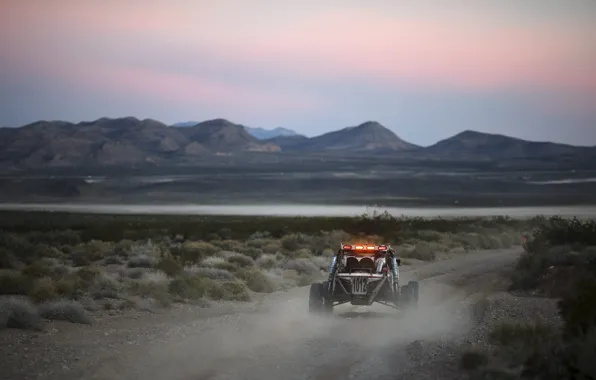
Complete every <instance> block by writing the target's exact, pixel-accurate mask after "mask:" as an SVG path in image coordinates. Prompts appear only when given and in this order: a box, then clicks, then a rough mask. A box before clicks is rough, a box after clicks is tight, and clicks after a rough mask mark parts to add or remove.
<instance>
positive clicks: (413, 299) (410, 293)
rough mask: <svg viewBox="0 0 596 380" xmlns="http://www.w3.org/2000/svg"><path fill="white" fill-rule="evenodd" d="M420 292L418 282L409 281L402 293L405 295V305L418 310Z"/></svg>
mask: <svg viewBox="0 0 596 380" xmlns="http://www.w3.org/2000/svg"><path fill="white" fill-rule="evenodd" d="M419 292H420V285H419V283H418V281H409V282H408V284H407V285H406V286H404V287H403V290H402V293H403V295H404V301H405V302H404V303H405V305H404V306H406V307H407V308H409V309H416V308H417V307H418V298H419Z"/></svg>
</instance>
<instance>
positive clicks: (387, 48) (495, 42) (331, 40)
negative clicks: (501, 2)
mask: <svg viewBox="0 0 596 380" xmlns="http://www.w3.org/2000/svg"><path fill="white" fill-rule="evenodd" d="M595 32H596V31H595ZM586 43H588V44H591V45H592V46H594V44H595V42H593V41H592V40H587V39H585V38H580V37H578V35H577V33H570V32H569V31H567V30H565V29H561V30H557V29H554V28H552V27H550V28H538V27H536V26H534V27H531V28H525V27H519V26H518V27H514V26H512V27H509V28H504V27H501V28H499V27H496V26H494V25H485V24H483V23H481V22H468V23H464V22H460V23H459V24H456V23H454V22H453V21H450V22H447V21H440V20H430V21H425V20H420V19H399V18H397V19H396V18H393V17H389V16H382V15H378V14H368V15H367V14H366V13H364V12H358V13H351V12H332V13H329V14H326V15H324V16H321V17H319V18H316V19H313V20H310V21H308V22H305V23H302V24H301V25H298V26H295V27H293V28H290V29H287V30H285V31H278V32H277V33H275V34H272V35H271V36H270V37H269V38H263V39H261V40H260V41H251V43H242V41H238V42H237V43H234V44H229V45H225V46H223V47H222V48H221V49H220V54H224V55H227V56H228V58H229V59H243V61H249V62H253V63H254V64H264V63H266V62H268V63H274V62H276V63H278V64H283V66H284V67H285V68H291V69H294V70H297V71H304V72H307V73H308V74H310V75H319V76H322V77H326V76H336V77H352V78H354V77H356V78H358V77H366V78H372V79H376V80H378V81H382V82H385V83H387V82H389V83H395V84H399V83H403V81H406V82H408V81H409V82H414V83H416V82H418V83H423V84H428V85H430V86H434V85H438V86H441V85H447V86H456V87H464V88H466V87H469V88H474V89H475V88H479V87H480V88H492V87H508V86H515V87H520V86H528V87H536V88H540V89H553V90H555V91H560V90H562V91H575V90H581V91H582V92H583V91H585V90H586V89H587V90H588V91H590V92H592V91H596V87H595V86H594V83H593V78H594V77H596V66H593V65H584V67H583V68H582V69H583V72H582V71H577V67H572V64H571V63H569V62H567V61H566V59H567V57H569V59H570V60H572V59H573V58H574V56H577V55H578V54H579V55H581V54H586V52H585V50H586ZM588 47H590V46H589V45H588ZM588 53H590V54H596V50H594V49H593V50H592V52H588ZM572 70H573V72H574V74H573V75H572V77H574V78H572V77H570V75H569V74H571V71H572ZM578 76H579V77H578ZM586 87H587V88H586Z"/></svg>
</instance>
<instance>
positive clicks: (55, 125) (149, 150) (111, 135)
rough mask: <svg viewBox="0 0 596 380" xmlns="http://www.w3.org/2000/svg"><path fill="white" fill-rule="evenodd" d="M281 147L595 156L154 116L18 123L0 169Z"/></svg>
mask: <svg viewBox="0 0 596 380" xmlns="http://www.w3.org/2000/svg"><path fill="white" fill-rule="evenodd" d="M278 151H282V152H295V153H304V154H311V153H316V152H327V153H334V154H346V155H350V154H352V153H353V152H357V153H358V154H363V155H366V154H370V153H375V152H383V153H385V154H394V155H395V157H398V158H399V157H403V158H407V159H410V160H411V159H414V160H415V159H432V160H447V161H449V160H456V161H466V160H478V159H483V160H498V161H500V162H501V161H502V162H504V163H505V162H508V163H513V164H515V162H520V161H523V160H526V159H542V160H545V159H549V158H552V159H561V160H567V162H570V160H571V161H573V162H582V163H583V164H586V165H589V164H590V163H591V162H593V161H594V160H595V159H596V148H594V147H592V148H589V147H576V146H571V145H565V144H557V143H552V142H534V141H526V140H522V139H517V138H513V137H508V136H503V135H497V134H488V133H481V132H475V131H464V132H462V133H459V134H457V135H455V136H453V137H450V138H447V139H445V140H442V141H439V142H437V143H436V144H434V145H431V146H429V147H419V146H417V145H414V144H411V143H408V142H406V141H404V140H402V139H401V138H399V137H398V136H397V135H396V134H395V133H393V132H392V131H391V130H389V129H387V128H385V127H384V126H382V125H381V124H379V123H377V122H374V121H368V122H365V123H363V124H360V125H358V126H356V127H348V128H344V129H340V130H337V131H332V132H328V133H325V134H322V135H319V136H315V137H312V138H309V137H305V136H302V135H291V136H285V135H279V136H276V137H274V138H271V139H268V140H259V139H258V138H256V137H255V136H253V135H252V134H251V133H249V132H248V130H247V129H246V127H244V126H243V125H241V124H235V123H232V122H230V121H228V120H225V119H213V120H207V121H204V122H201V123H196V124H193V125H188V126H185V127H169V126H167V125H165V124H163V123H161V122H159V121H156V120H152V119H144V120H139V119H137V118H134V117H124V118H115V119H110V118H101V119H98V120H95V121H90V122H81V123H78V124H75V123H69V122H65V121H38V122H35V123H32V124H28V125H25V126H23V127H20V128H0V167H1V168H3V169H6V168H45V167H57V166H58V167H59V166H64V167H76V166H94V165H95V166H97V165H99V166H103V165H113V166H123V167H136V166H138V165H146V164H151V165H170V166H171V165H178V164H190V165H192V164H193V163H198V162H200V163H205V162H208V161H209V160H210V159H212V157H214V156H216V155H223V156H234V155H241V154H242V153H245V152H262V153H273V152H278ZM260 157H263V156H260Z"/></svg>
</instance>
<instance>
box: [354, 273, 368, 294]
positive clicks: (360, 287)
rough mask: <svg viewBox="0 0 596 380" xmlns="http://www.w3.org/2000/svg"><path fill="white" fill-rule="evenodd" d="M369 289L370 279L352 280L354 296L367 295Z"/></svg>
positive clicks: (357, 278) (359, 278)
mask: <svg viewBox="0 0 596 380" xmlns="http://www.w3.org/2000/svg"><path fill="white" fill-rule="evenodd" d="M367 287H368V278H366V277H356V278H353V279H352V294H357V295H359V294H366V293H367V290H368V289H367Z"/></svg>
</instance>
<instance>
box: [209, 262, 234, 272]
mask: <svg viewBox="0 0 596 380" xmlns="http://www.w3.org/2000/svg"><path fill="white" fill-rule="evenodd" d="M212 266H213V268H215V269H220V270H224V271H226V272H235V271H236V270H238V266H237V265H235V264H232V263H229V262H227V261H221V262H216V263H213V264H212Z"/></svg>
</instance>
